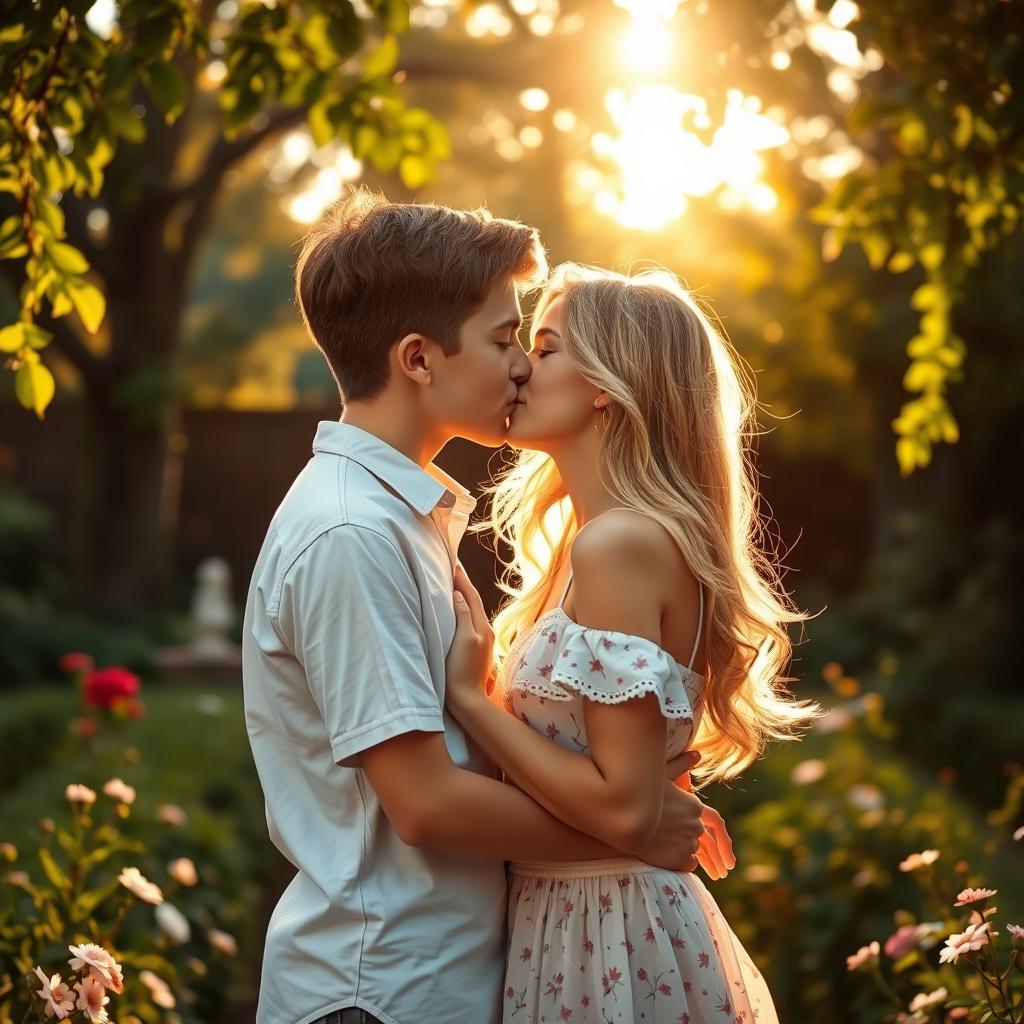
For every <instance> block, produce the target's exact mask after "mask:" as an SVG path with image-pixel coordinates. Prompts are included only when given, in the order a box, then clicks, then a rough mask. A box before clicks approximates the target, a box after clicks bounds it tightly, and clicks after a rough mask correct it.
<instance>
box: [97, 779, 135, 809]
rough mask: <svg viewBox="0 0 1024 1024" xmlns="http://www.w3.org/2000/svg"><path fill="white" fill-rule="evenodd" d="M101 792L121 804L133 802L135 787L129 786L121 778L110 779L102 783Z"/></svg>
mask: <svg viewBox="0 0 1024 1024" xmlns="http://www.w3.org/2000/svg"><path fill="white" fill-rule="evenodd" d="M103 792H104V793H106V794H107V796H109V797H113V799H115V800H120V801H121V803H123V804H131V803H134V802H135V787H134V786H129V785H128V783H127V782H123V781H122V780H121V779H111V780H110V781H109V782H106V783H104V785H103Z"/></svg>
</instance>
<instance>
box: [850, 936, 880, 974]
mask: <svg viewBox="0 0 1024 1024" xmlns="http://www.w3.org/2000/svg"><path fill="white" fill-rule="evenodd" d="M881 950H882V947H881V946H880V945H879V944H878V943H877V942H872V943H871V944H870V945H868V946H861V947H860V949H858V950H857V952H856V953H854V954H853V955H852V956H848V957H847V958H846V969H847V970H848V971H855V970H857V968H858V967H863V966H864V964H866V963H869V962H870V961H871V960H873V959H876V958H877V957H878V954H879V953H880V952H881Z"/></svg>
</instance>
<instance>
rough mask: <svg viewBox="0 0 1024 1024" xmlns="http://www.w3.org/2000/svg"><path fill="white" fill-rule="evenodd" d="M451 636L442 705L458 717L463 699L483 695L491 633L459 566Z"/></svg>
mask: <svg viewBox="0 0 1024 1024" xmlns="http://www.w3.org/2000/svg"><path fill="white" fill-rule="evenodd" d="M454 601H455V639H454V640H452V646H451V649H450V650H449V651H448V657H447V658H446V659H445V675H446V679H447V682H446V685H445V704H446V705H447V706H448V708H449V710H450V711H451V712H452V714H454V715H455V716H456V717H458V709H459V707H460V706H463V705H464V704H465V702H466V701H469V700H475V699H479V698H481V697H485V696H486V685H487V680H488V678H489V676H490V674H491V672H492V669H493V663H492V649H493V647H494V633H493V632H492V631H491V625H490V623H489V622H488V621H487V612H486V611H484V604H483V601H481V600H480V594H479V593H478V592H477V589H476V587H474V586H473V584H472V583H471V582H470V580H469V577H468V576H467V575H466V572H465V570H464V569H463V568H462V566H461V565H456V567H455V594H454Z"/></svg>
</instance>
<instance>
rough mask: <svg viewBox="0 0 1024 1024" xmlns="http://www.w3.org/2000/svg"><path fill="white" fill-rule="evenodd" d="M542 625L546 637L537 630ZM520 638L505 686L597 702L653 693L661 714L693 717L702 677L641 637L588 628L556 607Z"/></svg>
mask: <svg viewBox="0 0 1024 1024" xmlns="http://www.w3.org/2000/svg"><path fill="white" fill-rule="evenodd" d="M559 611H560V609H553V612H556V613H557V612H559ZM542 627H543V634H542V635H544V636H546V637H547V642H546V643H540V642H539V641H538V638H537V636H536V632H537V630H539V629H541V628H542ZM523 639H524V644H523V649H525V655H524V656H522V657H520V658H519V661H518V663H517V664H516V665H515V666H514V668H513V669H512V672H511V674H510V676H509V677H508V682H507V684H506V689H508V690H518V691H526V692H527V693H531V694H534V695H535V696H538V697H544V698H547V699H549V700H556V701H568V700H572V699H573V698H574V697H576V696H583V697H586V698H588V699H589V700H594V701H597V702H598V703H601V704H621V703H622V702H624V701H627V700H632V699H633V698H635V697H643V696H646V695H647V694H650V693H653V694H655V695H656V696H657V698H658V704H659V706H660V707H661V713H662V714H663V715H664V716H665V717H666V718H672V719H691V720H692V718H693V702H694V701H696V700H697V699H699V694H700V688H701V684H702V681H703V677H702V676H700V675H698V674H697V673H696V672H693V671H692V670H691V669H689V668H687V667H686V666H685V665H681V664H679V662H677V661H676V660H675V659H674V658H673V657H672V656H671V655H670V654H669V653H668V652H667V651H665V650H664V649H663V648H661V647H659V646H658V645H657V644H656V643H654V642H653V641H651V640H648V639H647V638H646V637H641V636H634V635H632V634H630V633H620V632H618V631H617V630H609V629H591V628H589V627H587V626H581V625H579V624H578V623H576V622H573V621H572V620H571V619H570V618H569V617H568V616H567V615H565V614H564V613H561V614H559V615H557V616H553V617H552V618H549V619H548V620H546V621H545V620H543V619H542V620H541V621H540V622H538V623H537V626H536V627H534V629H533V630H531V631H530V634H529V636H528V637H524V638H523ZM530 641H532V642H530Z"/></svg>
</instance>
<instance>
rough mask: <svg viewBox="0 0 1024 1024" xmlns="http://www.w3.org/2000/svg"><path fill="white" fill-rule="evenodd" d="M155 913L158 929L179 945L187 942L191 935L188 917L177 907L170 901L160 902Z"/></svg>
mask: <svg viewBox="0 0 1024 1024" xmlns="http://www.w3.org/2000/svg"><path fill="white" fill-rule="evenodd" d="M155 913H156V923H157V924H158V925H159V926H160V930H161V931H162V932H164V933H165V934H166V935H168V936H170V938H171V939H172V940H173V941H174V942H176V943H177V944H178V945H179V946H180V945H181V944H182V943H183V942H188V940H189V939H190V938H191V937H192V929H191V928H190V927H189V923H188V918H186V917H185V915H184V914H183V913H182V912H181V911H180V910H179V909H178V908H177V907H175V906H173V905H172V904H170V903H161V904H160V906H158V907H157V908H156V911H155Z"/></svg>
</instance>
